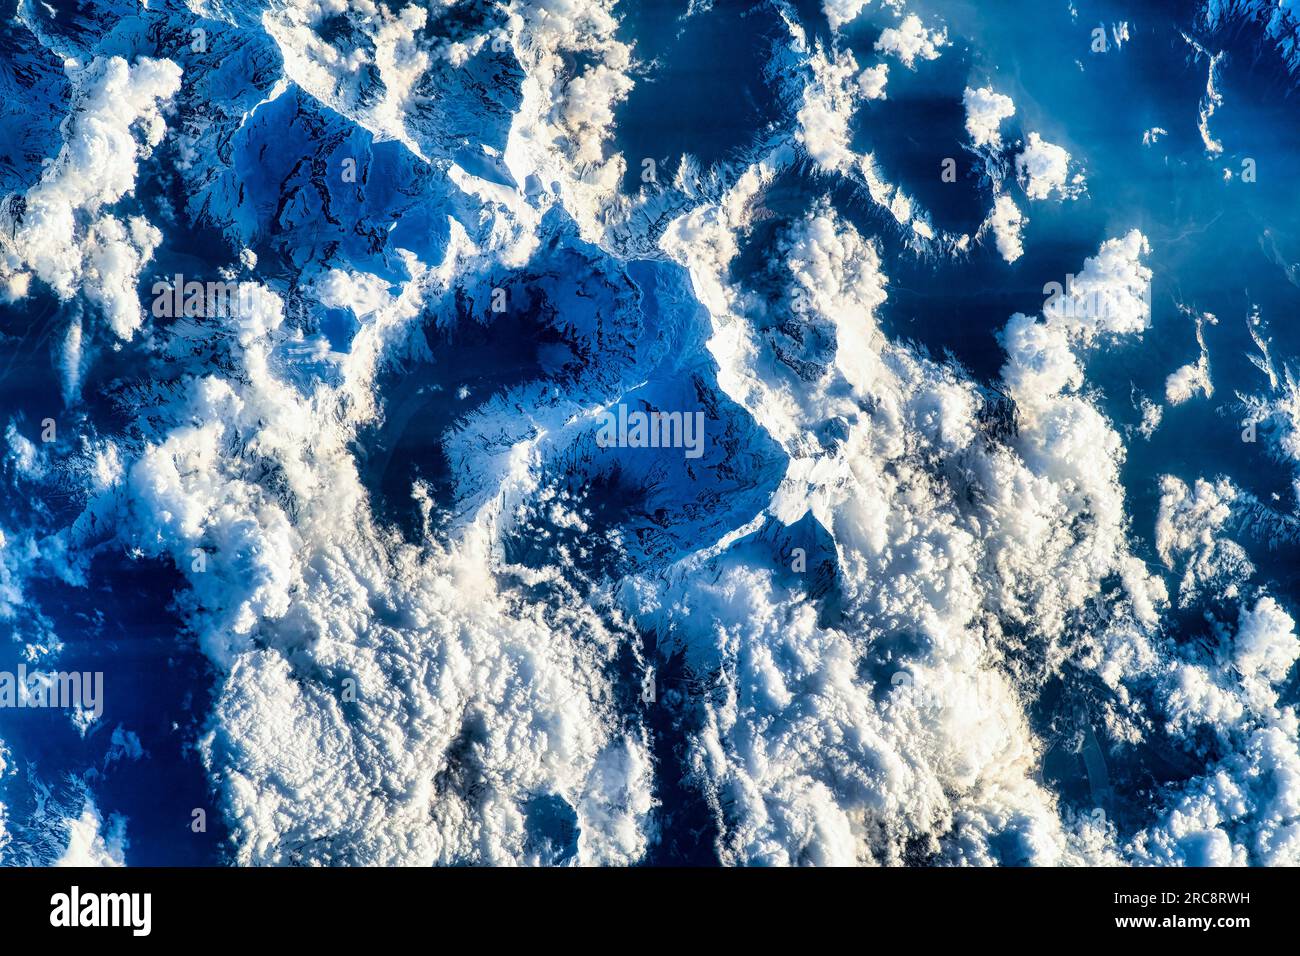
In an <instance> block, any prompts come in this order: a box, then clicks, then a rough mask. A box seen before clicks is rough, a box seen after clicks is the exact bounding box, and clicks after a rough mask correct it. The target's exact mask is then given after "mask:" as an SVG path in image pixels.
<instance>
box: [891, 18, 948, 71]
mask: <svg viewBox="0 0 1300 956" xmlns="http://www.w3.org/2000/svg"><path fill="white" fill-rule="evenodd" d="M947 43H948V31H947V29H946V28H944V27H940V28H939V29H937V30H928V29H926V27H925V26H924V25H923V24H922V23H921V18H920V17H918V16H917V15H916V14H915V13H909V14H908V15H907V16H905V17H904V18H903V21H902V23H900V24H899V25H898V26H897V27H886V28H885V29H884V30H883V31H882V32H881V34H880V39H878V40H877V41H876V49H877V50H880V51H881V52H883V53H889V54H892V55H893V56H896V57H898V59H899V61H900V62H901V63H902V64H903V66H905V67H907V68H908V69H909V70H910V69H914V68H915V65H916V61H917V60H918V59H920V60H937V59H938V58H939V51H940V50H941V49H942V48H943V47H944V46H946V45H947Z"/></svg>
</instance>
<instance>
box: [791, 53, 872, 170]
mask: <svg viewBox="0 0 1300 956" xmlns="http://www.w3.org/2000/svg"><path fill="white" fill-rule="evenodd" d="M808 67H809V69H810V70H811V71H812V80H811V81H810V82H808V83H807V85H806V86H805V87H804V91H803V105H802V106H801V107H800V108H799V111H798V113H797V114H796V120H797V122H798V124H799V129H798V132H797V133H796V134H795V139H796V140H798V141H799V142H800V143H801V144H802V145H803V147H804V149H806V150H807V151H808V155H809V156H811V157H812V159H813V160H814V161H815V162H816V163H817V165H818V166H820V167H821V168H822V169H824V170H827V171H835V170H841V171H842V170H845V169H847V168H848V167H849V165H850V164H851V163H852V162H853V158H854V157H853V152H852V151H851V150H850V149H849V123H850V121H851V120H852V119H853V112H854V110H855V109H856V107H857V102H856V101H857V96H858V95H861V94H860V93H859V90H860V88H859V87H857V86H855V85H854V83H853V77H854V74H856V73H857V70H858V65H857V62H856V61H855V60H854V59H853V54H852V53H851V52H849V51H848V50H842V51H834V52H833V53H832V54H831V55H830V56H828V55H827V54H826V52H825V51H824V50H823V49H822V48H821V46H820V45H819V46H818V47H817V49H816V50H815V51H814V53H813V54H812V55H811V56H810V57H809V58H808Z"/></svg>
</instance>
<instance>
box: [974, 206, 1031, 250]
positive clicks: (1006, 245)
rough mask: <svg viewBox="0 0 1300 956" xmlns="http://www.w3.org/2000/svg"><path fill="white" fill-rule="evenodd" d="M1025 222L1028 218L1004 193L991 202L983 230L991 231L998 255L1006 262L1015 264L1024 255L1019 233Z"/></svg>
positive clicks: (1023, 246)
mask: <svg viewBox="0 0 1300 956" xmlns="http://www.w3.org/2000/svg"><path fill="white" fill-rule="evenodd" d="M1027 222H1029V218H1028V217H1027V216H1026V215H1025V214H1024V213H1022V212H1021V211H1020V208H1019V207H1018V206H1017V205H1016V202H1015V200H1014V199H1012V198H1011V197H1010V196H1009V195H1007V194H1006V193H1003V194H1002V195H1001V196H998V198H997V199H995V200H994V201H993V210H992V211H991V212H990V213H989V217H988V219H986V220H985V221H984V227H983V228H985V229H989V230H992V232H993V238H994V241H995V242H996V243H997V247H998V254H999V255H1001V256H1002V258H1003V259H1005V260H1006V261H1007V262H1015V261H1016V260H1017V259H1019V258H1020V257H1021V256H1022V255H1024V254H1025V245H1024V242H1023V240H1022V239H1021V233H1022V231H1023V230H1024V227H1025V224H1026V223H1027Z"/></svg>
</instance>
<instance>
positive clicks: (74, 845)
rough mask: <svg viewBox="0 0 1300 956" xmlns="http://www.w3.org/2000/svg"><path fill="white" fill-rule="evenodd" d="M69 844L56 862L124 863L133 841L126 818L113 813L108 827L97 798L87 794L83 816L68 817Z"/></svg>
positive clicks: (95, 864) (57, 864)
mask: <svg viewBox="0 0 1300 956" xmlns="http://www.w3.org/2000/svg"><path fill="white" fill-rule="evenodd" d="M66 824H67V827H68V845H67V849H66V850H64V851H63V855H62V856H61V857H59V859H58V861H57V862H56V863H55V864H54V865H55V866H92V867H110V866H125V865H126V851H127V849H128V848H129V847H130V841H128V840H127V838H126V818H125V817H122V816H119V815H117V814H114V815H113V816H112V817H111V818H110V820H109V825H108V829H107V830H105V829H104V820H103V818H102V817H101V816H100V814H99V809H98V808H97V807H96V806H95V804H94V801H92V800H90V799H89V798H87V800H86V805H85V808H84V809H83V810H82V812H81V816H80V817H77V818H75V819H69V820H67V821H66Z"/></svg>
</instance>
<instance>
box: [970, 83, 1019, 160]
mask: <svg viewBox="0 0 1300 956" xmlns="http://www.w3.org/2000/svg"><path fill="white" fill-rule="evenodd" d="M962 103H964V104H965V106H966V132H967V133H969V134H970V138H971V142H973V143H974V144H975V145H976V146H989V147H992V148H993V149H1000V148H1001V147H1002V134H1001V132H1000V131H999V129H998V127H999V126H1000V125H1001V124H1002V121H1003V120H1004V119H1008V118H1010V117H1012V116H1014V115H1015V113H1016V104H1015V103H1014V102H1012V100H1011V97H1009V96H1005V95H1003V94H1001V93H998V92H995V91H994V89H993V87H991V86H985V87H981V88H980V89H972V88H971V87H969V86H968V87H966V92H965V93H964V94H963V95H962Z"/></svg>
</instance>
